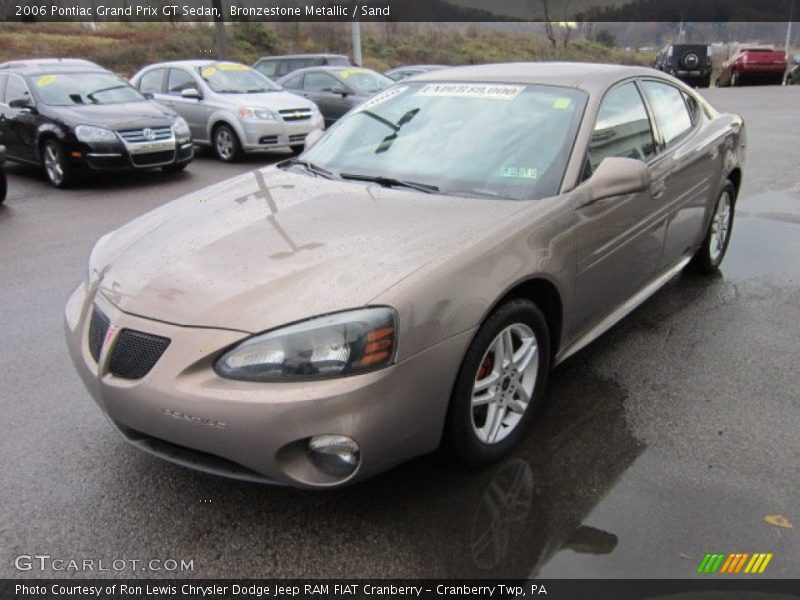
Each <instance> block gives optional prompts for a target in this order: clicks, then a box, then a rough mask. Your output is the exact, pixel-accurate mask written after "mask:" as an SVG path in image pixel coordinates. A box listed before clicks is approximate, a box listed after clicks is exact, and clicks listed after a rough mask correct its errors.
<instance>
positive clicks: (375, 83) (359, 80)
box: [336, 69, 394, 95]
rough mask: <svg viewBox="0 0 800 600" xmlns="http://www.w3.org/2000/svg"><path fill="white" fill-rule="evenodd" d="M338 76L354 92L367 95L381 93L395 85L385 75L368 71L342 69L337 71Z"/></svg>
mask: <svg viewBox="0 0 800 600" xmlns="http://www.w3.org/2000/svg"><path fill="white" fill-rule="evenodd" d="M336 75H337V76H338V77H339V79H341V80H342V81H344V82H345V83H346V84H347V85H348V86H350V87H351V88H352V89H353V91H355V92H357V93H359V94H365V95H366V94H374V93H375V92H380V91H381V90H385V89H386V88H388V87H389V86H390V85H392V84H394V81H392V80H391V79H389V78H388V77H386V76H385V75H381V74H380V73H375V72H374V71H368V70H366V69H342V70H341V71H337V72H336Z"/></svg>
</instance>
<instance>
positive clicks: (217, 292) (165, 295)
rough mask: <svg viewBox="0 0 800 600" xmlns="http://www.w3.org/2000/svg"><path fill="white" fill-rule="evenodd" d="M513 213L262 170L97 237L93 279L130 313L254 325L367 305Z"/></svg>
mask: <svg viewBox="0 0 800 600" xmlns="http://www.w3.org/2000/svg"><path fill="white" fill-rule="evenodd" d="M520 208H521V207H520V203H519V202H517V201H512V200H494V199H477V198H461V197H447V196H440V195H434V194H424V193H420V192H415V191H407V190H402V189H387V188H381V187H378V186H376V185H364V184H361V183H354V182H344V181H333V180H326V179H322V178H318V177H313V176H309V175H305V174H302V173H294V172H285V171H282V170H281V169H278V168H276V167H268V168H266V169H263V170H258V171H253V172H250V173H247V174H244V175H241V176H239V177H236V178H234V179H231V180H228V181H224V182H221V183H219V184H216V185H215V186H212V187H209V188H206V189H203V190H201V191H199V192H196V193H193V194H191V195H189V196H186V197H184V198H182V199H179V200H176V201H174V202H171V203H169V204H166V205H164V206H162V207H161V208H159V209H156V210H155V211H153V212H151V213H148V214H146V215H144V216H142V217H140V218H138V219H136V220H135V221H132V222H131V223H129V224H127V225H125V226H123V227H122V228H120V229H118V230H117V231H115V232H112V233H110V234H108V235H106V236H105V237H103V238H101V239H100V241H99V242H98V243H97V245H96V246H95V249H94V250H93V252H92V258H91V261H90V272H91V279H92V282H93V283H94V282H95V281H98V280H99V282H100V283H99V285H100V290H101V292H102V293H103V294H104V295H105V296H106V297H107V298H108V299H109V300H110V301H111V302H112V303H114V304H115V305H116V306H117V307H118V308H120V309H121V310H123V311H125V312H128V313H131V314H136V315H139V316H143V317H147V318H152V319H157V320H161V321H165V322H169V323H175V324H178V325H193V326H203V327H214V328H224V329H234V330H239V331H246V332H258V331H264V330H267V329H270V328H273V327H277V326H279V325H283V324H286V323H291V322H294V321H298V320H301V319H305V318H307V317H312V316H315V315H320V314H325V313H329V312H333V311H337V310H343V309H348V308H354V307H359V306H363V305H365V304H368V303H369V302H370V301H371V300H372V299H373V298H375V297H376V296H377V295H378V294H380V293H381V292H382V291H384V290H386V289H388V288H390V287H392V286H393V285H394V284H396V283H397V282H399V281H400V280H402V279H403V278H405V277H407V276H408V275H410V274H411V273H413V272H414V271H415V270H417V269H419V268H420V267H422V266H423V265H425V264H426V263H428V262H430V261H431V260H433V259H435V258H437V257H440V256H441V255H442V254H444V253H446V252H449V251H452V250H453V249H456V248H458V247H459V246H460V245H466V244H467V243H468V242H472V241H474V240H475V239H476V238H477V237H479V236H480V235H481V233H482V232H485V231H486V230H488V228H489V226H490V225H491V224H492V223H493V222H496V221H499V220H502V219H507V218H508V216H509V215H511V214H512V213H513V212H516V211H517V210H519V209H520Z"/></svg>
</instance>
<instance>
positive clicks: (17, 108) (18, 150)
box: [0, 59, 194, 187]
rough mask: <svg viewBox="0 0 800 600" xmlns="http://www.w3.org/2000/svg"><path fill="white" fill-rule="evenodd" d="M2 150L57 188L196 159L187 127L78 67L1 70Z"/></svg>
mask: <svg viewBox="0 0 800 600" xmlns="http://www.w3.org/2000/svg"><path fill="white" fill-rule="evenodd" d="M0 144H4V145H5V146H6V150H7V153H8V159H9V160H14V161H19V162H24V163H31V164H37V165H41V166H43V167H44V170H45V174H46V175H47V178H48V180H49V181H50V183H51V184H53V185H54V186H56V187H65V186H67V185H69V184H70V183H72V182H73V181H74V179H75V177H76V176H77V175H78V174H79V173H80V172H82V171H123V170H138V169H151V168H154V167H161V168H162V169H164V170H167V171H179V170H182V169H183V168H185V167H186V165H187V164H189V162H191V160H192V158H193V157H194V152H193V149H192V139H191V134H190V132H189V127H188V126H187V124H186V121H184V120H183V119H182V118H181V117H179V116H178V115H177V114H175V112H174V111H172V110H169V109H168V108H165V107H164V106H161V105H160V104H158V103H156V102H153V101H151V100H148V99H147V98H145V97H144V96H142V94H140V93H139V92H138V91H137V90H136V89H135V88H133V87H132V86H130V85H129V84H128V82H127V81H125V80H124V79H121V78H120V77H118V76H117V75H114V74H113V73H111V72H110V71H107V70H105V69H103V68H101V67H98V66H97V65H95V64H94V63H90V62H88V61H80V60H60V61H53V60H52V59H47V60H44V61H17V62H9V63H6V64H5V66H3V67H2V68H0Z"/></svg>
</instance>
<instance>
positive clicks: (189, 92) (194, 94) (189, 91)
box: [181, 88, 203, 100]
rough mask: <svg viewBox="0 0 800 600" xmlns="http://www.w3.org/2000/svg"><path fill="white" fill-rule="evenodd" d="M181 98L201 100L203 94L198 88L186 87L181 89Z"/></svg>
mask: <svg viewBox="0 0 800 600" xmlns="http://www.w3.org/2000/svg"><path fill="white" fill-rule="evenodd" d="M181 98H193V99H195V100H201V99H202V98H203V94H201V93H200V90H198V89H197V88H186V89H185V90H181Z"/></svg>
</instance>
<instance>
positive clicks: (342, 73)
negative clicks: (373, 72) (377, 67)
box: [339, 69, 369, 79]
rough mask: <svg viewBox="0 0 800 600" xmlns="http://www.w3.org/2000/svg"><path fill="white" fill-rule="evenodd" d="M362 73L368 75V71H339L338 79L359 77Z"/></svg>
mask: <svg viewBox="0 0 800 600" xmlns="http://www.w3.org/2000/svg"><path fill="white" fill-rule="evenodd" d="M362 73H369V71H365V70H364V69H347V70H346V71H339V77H341V78H342V79H347V78H348V77H350V75H360V74H362Z"/></svg>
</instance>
